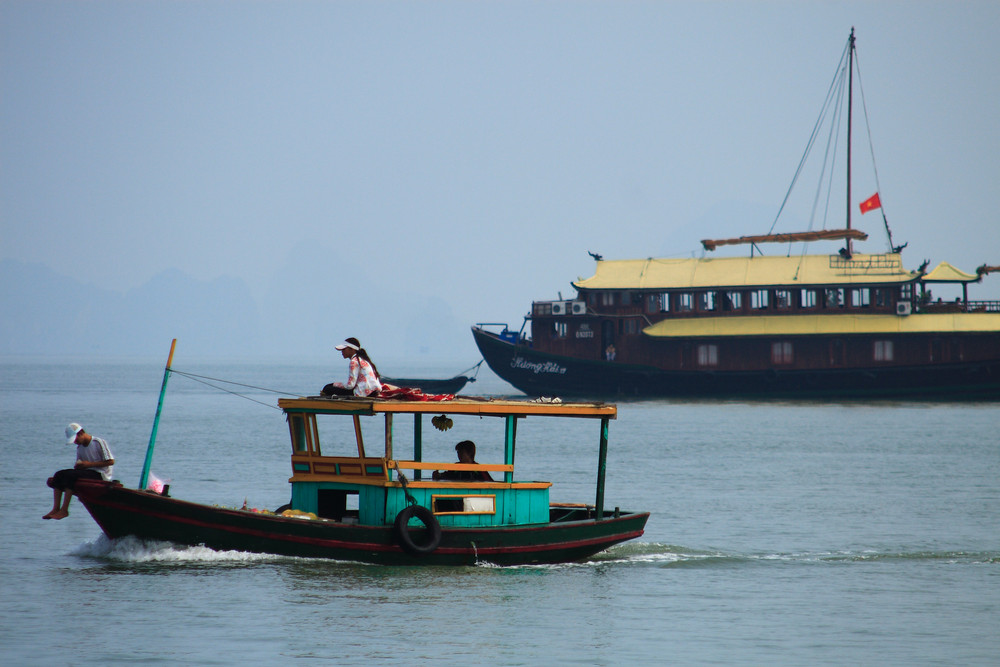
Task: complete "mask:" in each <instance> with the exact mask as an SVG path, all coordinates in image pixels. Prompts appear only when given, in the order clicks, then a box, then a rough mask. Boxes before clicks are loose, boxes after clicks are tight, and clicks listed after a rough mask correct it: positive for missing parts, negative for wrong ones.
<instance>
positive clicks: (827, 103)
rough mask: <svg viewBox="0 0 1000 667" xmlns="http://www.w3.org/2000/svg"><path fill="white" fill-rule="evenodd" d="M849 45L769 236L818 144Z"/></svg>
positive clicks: (842, 55) (846, 47)
mask: <svg viewBox="0 0 1000 667" xmlns="http://www.w3.org/2000/svg"><path fill="white" fill-rule="evenodd" d="M848 47H849V42H848V45H845V46H844V52H843V54H841V56H840V63H839V64H838V65H837V71H836V73H835V74H834V75H833V80H832V81H830V87H829V89H827V91H826V99H825V100H824V101H823V108H822V110H821V111H820V114H819V118H817V119H816V124H815V125H814V126H813V129H812V133H811V134H810V135H809V141H808V142H807V143H806V149H805V151H804V152H803V154H802V158H801V159H800V160H799V166H798V167H797V168H796V169H795V175H794V176H793V177H792V183H791V185H789V186H788V192H786V193H785V198H784V200H783V201H782V202H781V207H780V208H779V209H778V214H777V215H776V216H774V222H773V223H771V229H769V230H768V232H767V233H768V234H770V233H772V232H773V231H774V226H775V225H777V224H778V219H779V218H780V217H781V212H782V211H784V210H785V204H787V203H788V198H789V196H791V194H792V190H793V189H794V188H795V183H796V182H797V181H798V180H799V176H800V175H801V174H802V168H803V167H804V166H805V163H806V158H807V157H808V156H809V153H810V152H811V151H812V147H813V144H814V143H815V142H816V138H817V136H818V134H819V131H820V128H822V126H823V119H824V118H826V114H827V112H828V111H829V109H830V106H831V105H830V102H831V98H832V97H833V96H834V95H835V91H836V89H837V83H838V80H839V79H840V78H841V77H843V76H844V74H843V72H844V69H845V68H846V65H845V60H846V59H847V54H848Z"/></svg>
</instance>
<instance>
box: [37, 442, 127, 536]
mask: <svg viewBox="0 0 1000 667" xmlns="http://www.w3.org/2000/svg"><path fill="white" fill-rule="evenodd" d="M66 444H67V445H76V465H74V466H73V467H72V468H68V469H66V470H60V471H58V472H57V473H56V474H55V475H53V476H52V477H49V480H48V482H47V483H48V485H49V486H50V487H51V488H52V511H51V512H49V513H48V514H46V515H45V516H43V517H42V518H43V519H65V518H66V517H68V516H69V501H71V500H72V499H73V488H74V487H75V486H76V481H77V480H78V479H103V480H104V481H105V482H110V481H111V470H112V467H113V466H114V465H115V458H114V456H113V455H112V454H111V448H110V447H108V443H107V441H106V440H104V439H103V438H95V437H94V436H92V435H90V434H89V433H87V432H86V431H84V430H83V427H82V426H80V425H79V424H77V423H75V422H74V423H72V424H70V425H69V426H67V427H66Z"/></svg>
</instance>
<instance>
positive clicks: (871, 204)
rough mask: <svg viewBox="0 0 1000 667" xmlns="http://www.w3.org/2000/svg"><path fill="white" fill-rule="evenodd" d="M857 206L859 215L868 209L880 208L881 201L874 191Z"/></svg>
mask: <svg viewBox="0 0 1000 667" xmlns="http://www.w3.org/2000/svg"><path fill="white" fill-rule="evenodd" d="M858 206H860V207H861V215H864V214H865V213H867V212H868V211H874V210H875V209H877V208H882V202H881V200H879V198H878V193H877V192H876V193H875V194H873V195H872V196H871V197H869V198H868V199H866V200H864V201H863V202H861V203H860V204H858Z"/></svg>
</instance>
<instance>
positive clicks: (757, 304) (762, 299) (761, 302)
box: [750, 289, 767, 310]
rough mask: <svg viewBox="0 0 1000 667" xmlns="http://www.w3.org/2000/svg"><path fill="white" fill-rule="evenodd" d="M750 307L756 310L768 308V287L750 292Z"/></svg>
mask: <svg viewBox="0 0 1000 667" xmlns="http://www.w3.org/2000/svg"><path fill="white" fill-rule="evenodd" d="M750 307H751V308H753V309H754V310H767V290H766V289H758V290H754V291H752V292H750Z"/></svg>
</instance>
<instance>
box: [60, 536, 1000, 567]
mask: <svg viewBox="0 0 1000 667" xmlns="http://www.w3.org/2000/svg"><path fill="white" fill-rule="evenodd" d="M71 554H72V555H74V556H79V557H83V558H94V559H98V560H105V561H110V562H116V563H131V564H161V565H163V564H210V565H219V566H227V565H235V566H244V565H247V564H249V563H280V562H283V561H295V562H301V561H304V560H306V561H308V560H317V561H320V562H328V563H334V562H336V563H348V562H349V561H332V560H329V559H312V558H296V557H291V556H278V555H274V554H260V553H251V552H246V551H215V550H213V549H209V548H208V547H203V546H198V547H191V546H183V545H178V544H173V543H171V542H159V541H155V540H140V539H138V538H135V537H124V538H120V539H117V540H112V539H109V538H108V537H107V536H106V535H103V534H102V535H100V536H98V537H97V538H96V539H95V540H93V541H92V542H87V543H84V544H81V545H80V546H78V547H77V548H76V549H74V550H73V551H72V552H71ZM896 561H914V562H918V561H926V562H936V563H941V564H964V565H977V564H979V565H1000V552H995V551H976V552H972V551H929V550H925V551H894V552H888V551H875V550H864V551H849V550H845V551H839V552H829V551H826V552H787V553H780V552H776V553H735V552H725V551H717V550H703V549H693V548H689V547H684V546H678V545H672V544H663V543H659V542H628V543H624V544H618V545H616V546H613V547H611V548H610V549H608V550H606V551H602V552H601V553H599V554H595V555H594V556H592V557H590V558H589V559H587V560H584V561H578V562H572V563H557V564H546V565H513V566H501V565H495V564H493V563H489V562H487V561H481V562H480V563H478V564H477V565H476V567H480V568H487V569H490V568H497V569H510V568H514V569H517V568H533V569H563V568H586V567H606V566H608V565H637V566H649V565H652V566H654V567H671V568H674V567H696V568H706V567H711V568H715V567H732V566H741V565H754V564H758V565H761V566H766V565H776V564H787V565H838V564H852V563H880V562H896Z"/></svg>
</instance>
